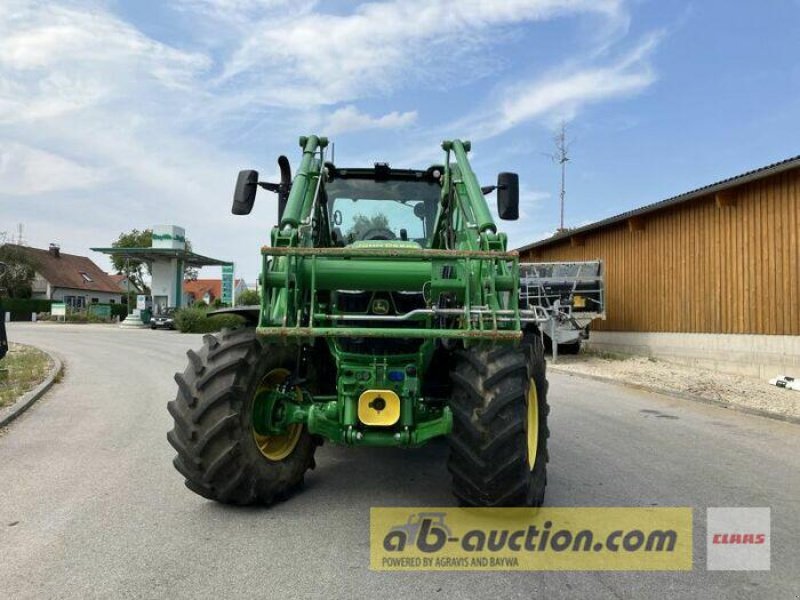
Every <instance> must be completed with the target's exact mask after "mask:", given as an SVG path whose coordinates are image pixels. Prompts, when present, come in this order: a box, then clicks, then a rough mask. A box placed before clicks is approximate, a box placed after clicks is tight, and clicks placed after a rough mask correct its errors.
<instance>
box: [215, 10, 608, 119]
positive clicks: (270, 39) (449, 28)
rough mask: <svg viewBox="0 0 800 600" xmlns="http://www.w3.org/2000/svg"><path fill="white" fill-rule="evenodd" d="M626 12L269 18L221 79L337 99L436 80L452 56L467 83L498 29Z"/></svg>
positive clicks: (315, 100) (283, 96)
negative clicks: (471, 64)
mask: <svg viewBox="0 0 800 600" xmlns="http://www.w3.org/2000/svg"><path fill="white" fill-rule="evenodd" d="M621 12H622V11H621V1H620V0H491V1H490V0H439V1H434V0H393V1H389V2H368V3H364V4H361V5H359V6H358V7H357V8H355V10H354V11H353V12H352V13H350V14H347V15H339V14H320V13H319V12H313V13H308V14H304V15H301V16H299V17H296V16H293V17H292V18H285V17H284V18H275V17H270V18H269V19H268V20H265V21H262V22H260V23H258V24H256V25H255V26H252V27H250V28H249V31H250V33H249V35H248V37H247V39H246V40H245V42H244V43H243V44H242V45H241V47H240V48H239V49H238V50H237V51H236V52H235V53H234V54H233V56H232V58H231V60H229V61H228V63H227V64H226V67H225V74H224V77H223V80H222V81H223V82H225V81H230V80H232V79H233V80H238V79H245V80H246V81H248V82H249V83H250V85H257V86H258V89H259V94H260V97H261V101H262V102H263V103H265V104H273V105H288V103H290V102H296V101H297V100H298V98H301V99H302V100H304V101H305V103H307V104H310V105H315V104H316V105H325V104H336V103H339V102H347V101H351V100H353V99H357V98H360V97H364V96H368V95H375V94H380V93H384V92H387V91H390V90H394V89H397V88H398V87H400V86H402V85H404V84H407V83H408V82H409V81H410V80H416V81H420V80H428V81H430V80H433V79H435V75H436V70H437V66H438V65H442V64H446V63H447V62H448V61H447V60H442V57H444V56H447V55H451V57H452V56H457V57H458V59H459V61H460V62H461V63H462V64H461V65H460V68H459V69H458V76H459V78H460V79H461V80H462V81H467V80H469V79H471V78H472V77H474V76H475V75H476V73H475V72H474V69H471V68H470V61H469V60H468V58H469V57H470V49H472V57H473V58H478V59H480V57H476V56H475V54H477V53H479V52H480V51H481V50H482V49H483V46H484V43H490V41H491V40H495V39H502V36H498V35H497V31H498V28H499V27H503V26H509V25H515V24H521V23H525V22H534V21H543V20H548V19H553V18H556V17H559V16H563V15H569V14H600V15H603V16H604V17H606V18H608V19H610V20H612V21H616V20H618V19H620V17H619V15H620V14H621ZM482 42H483V43H482ZM473 62H474V61H473ZM448 66H450V65H448ZM431 71H433V72H431ZM287 98H288V102H287Z"/></svg>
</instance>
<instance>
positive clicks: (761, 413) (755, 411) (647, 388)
mask: <svg viewBox="0 0 800 600" xmlns="http://www.w3.org/2000/svg"><path fill="white" fill-rule="evenodd" d="M547 370H548V371H555V372H556V373H560V374H561V375H569V376H571V377H582V378H584V379H593V380H595V381H602V382H603V383H613V384H615V385H621V386H624V387H628V388H633V389H635V390H641V391H643V392H654V393H656V394H661V395H663V396H671V397H673V398H679V399H680V400H690V401H691V402H699V403H701V404H708V405H711V406H716V407H717V408H726V409H728V410H732V411H734V412H739V413H743V414H746V415H754V416H757V417H764V418H766V419H772V420H773V421H783V422H784V423H792V424H793V425H800V417H793V416H791V415H781V414H778V413H773V412H769V411H767V410H761V409H759V408H749V407H747V406H739V405H737V404H730V403H729V402H722V401H721V400H713V399H711V398H703V397H702V396H693V395H692V394H686V393H684V392H679V391H677V390H671V389H668V388H661V387H656V386H651V385H644V384H641V383H629V382H627V381H622V380H620V379H613V378H611V377H603V376H602V375H590V374H588V373H577V372H575V371H570V370H568V369H563V368H559V367H558V366H553V365H549V364H548V365H547Z"/></svg>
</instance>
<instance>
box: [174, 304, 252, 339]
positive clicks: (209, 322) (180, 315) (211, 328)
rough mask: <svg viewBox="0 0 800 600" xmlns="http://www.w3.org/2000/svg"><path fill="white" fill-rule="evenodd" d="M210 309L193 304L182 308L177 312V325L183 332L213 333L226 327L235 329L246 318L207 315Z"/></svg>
mask: <svg viewBox="0 0 800 600" xmlns="http://www.w3.org/2000/svg"><path fill="white" fill-rule="evenodd" d="M206 313H208V309H206V308H199V307H197V306H192V307H189V308H182V309H180V310H179V311H177V312H176V313H175V327H177V328H178V331H180V332H181V333H212V332H215V331H219V330H221V329H224V328H228V329H233V328H235V327H239V326H240V325H242V324H244V319H243V318H242V317H239V316H237V315H213V316H210V317H207V316H206Z"/></svg>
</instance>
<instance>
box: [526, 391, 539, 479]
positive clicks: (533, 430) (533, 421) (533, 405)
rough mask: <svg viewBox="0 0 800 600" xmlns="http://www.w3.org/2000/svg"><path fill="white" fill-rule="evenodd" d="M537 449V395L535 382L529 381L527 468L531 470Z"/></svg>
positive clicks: (534, 462)
mask: <svg viewBox="0 0 800 600" xmlns="http://www.w3.org/2000/svg"><path fill="white" fill-rule="evenodd" d="M538 448H539V395H538V394H537V393H536V382H535V381H534V380H533V379H531V381H530V385H529V386H528V467H529V468H530V469H531V470H533V466H534V465H535V464H536V450H537V449H538Z"/></svg>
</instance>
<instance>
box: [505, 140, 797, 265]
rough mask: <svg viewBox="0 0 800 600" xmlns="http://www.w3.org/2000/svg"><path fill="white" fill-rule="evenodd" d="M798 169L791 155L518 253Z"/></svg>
mask: <svg viewBox="0 0 800 600" xmlns="http://www.w3.org/2000/svg"><path fill="white" fill-rule="evenodd" d="M797 167H800V155H797V156H793V157H792V158H787V159H785V160H782V161H779V162H776V163H772V164H771V165H767V166H765V167H760V168H758V169H753V170H752V171H747V172H746V173H742V174H741V175H736V176H734V177H729V178H728V179H723V180H721V181H717V182H716V183H711V184H709V185H706V186H703V187H700V188H697V189H696V190H692V191H690V192H684V193H683V194H679V195H678V196H673V197H671V198H667V199H666V200H660V201H659V202H654V203H653V204H647V205H646V206H642V207H640V208H636V209H633V210H629V211H627V212H624V213H620V214H618V215H615V216H613V217H608V218H607V219H603V220H601V221H597V222H595V223H590V224H589V225H584V226H583V227H577V228H576V229H570V230H569V231H565V232H563V233H558V234H556V235H554V236H552V237H549V238H546V239H544V240H539V241H537V242H533V243H532V244H527V245H525V246H521V247H520V248H518V250H519V251H520V252H523V251H525V250H530V249H531V248H539V247H541V246H547V245H549V244H552V243H554V242H558V241H561V240H564V239H569V238H570V237H572V236H573V235H576V234H580V233H585V232H587V231H594V230H595V229H600V228H602V227H606V226H608V225H612V224H614V223H618V222H620V221H624V220H626V219H630V218H631V217H636V216H639V215H644V214H647V213H651V212H655V211H658V210H661V209H664V208H667V207H670V206H674V205H676V204H682V203H684V202H689V201H691V200H695V199H696V198H700V197H703V196H707V195H708V194H714V193H716V192H721V191H723V190H727V189H730V188H732V187H736V186H738V185H742V184H745V183H749V182H751V181H756V180H758V179H763V178H764V177H769V176H770V175H777V174H778V173H783V172H784V171H788V170H789V169H794V168H797Z"/></svg>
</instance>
